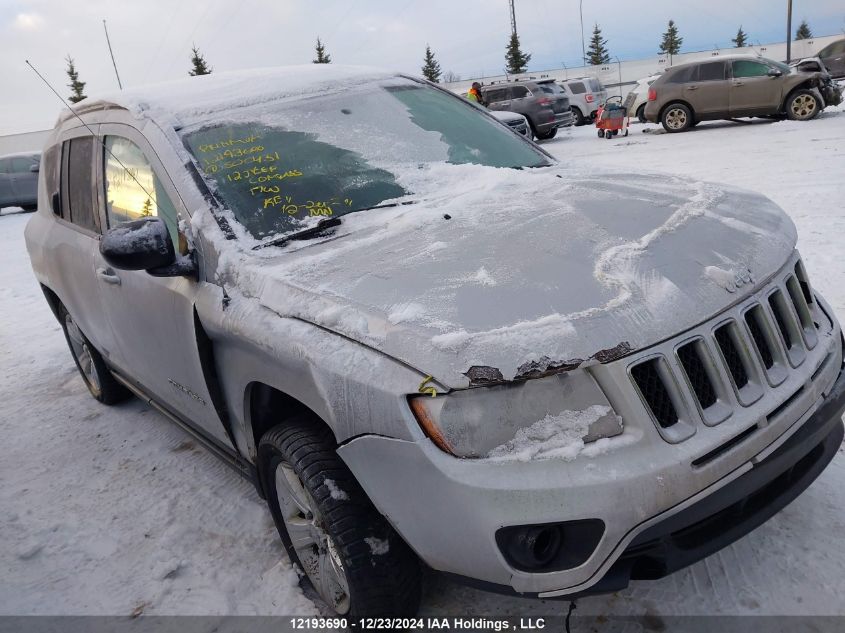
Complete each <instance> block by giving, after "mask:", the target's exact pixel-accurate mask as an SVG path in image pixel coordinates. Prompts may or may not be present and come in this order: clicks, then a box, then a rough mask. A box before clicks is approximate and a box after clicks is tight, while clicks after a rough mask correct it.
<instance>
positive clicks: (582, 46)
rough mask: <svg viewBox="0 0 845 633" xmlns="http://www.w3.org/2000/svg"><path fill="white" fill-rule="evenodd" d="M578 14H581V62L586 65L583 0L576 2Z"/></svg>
mask: <svg viewBox="0 0 845 633" xmlns="http://www.w3.org/2000/svg"><path fill="white" fill-rule="evenodd" d="M578 14H579V15H580V16H581V64H582V65H583V66H586V65H587V48H586V47H585V46H584V0H579V2H578Z"/></svg>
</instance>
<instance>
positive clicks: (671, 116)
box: [666, 108, 687, 130]
mask: <svg viewBox="0 0 845 633" xmlns="http://www.w3.org/2000/svg"><path fill="white" fill-rule="evenodd" d="M666 123H667V124H668V125H669V127H670V128H672V129H673V130H679V129H681V128H682V127H684V125H686V123H687V113H686V112H684V111H683V110H681V109H680V108H672V109H671V110H669V113H668V114H667V115H666Z"/></svg>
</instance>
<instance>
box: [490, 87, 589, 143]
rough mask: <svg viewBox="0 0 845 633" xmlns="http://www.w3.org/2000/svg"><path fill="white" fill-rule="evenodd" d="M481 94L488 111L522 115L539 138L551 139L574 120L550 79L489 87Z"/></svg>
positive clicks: (561, 94) (559, 90)
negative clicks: (560, 128)
mask: <svg viewBox="0 0 845 633" xmlns="http://www.w3.org/2000/svg"><path fill="white" fill-rule="evenodd" d="M481 95H482V97H483V98H484V103H485V105H486V106H487V107H488V108H490V109H491V110H507V111H509V112H517V113H519V114H522V115H524V116H525V118H526V119H528V124H529V125H530V126H531V130H532V132H533V133H534V136H536V137H537V138H538V139H548V138H553V137H554V136H555V134H557V129H558V128H559V127H569V126H571V125H572V123H573V121H574V119H573V117H572V112H570V105H569V99H568V98H567V96H566V94H564V92H563V91H562V90H561V88H560V86H558V85H557V84H556V83H555V82H554V80H553V79H544V80H540V81H519V82H510V83H496V84H491V85H489V86H483V87H482V88H481Z"/></svg>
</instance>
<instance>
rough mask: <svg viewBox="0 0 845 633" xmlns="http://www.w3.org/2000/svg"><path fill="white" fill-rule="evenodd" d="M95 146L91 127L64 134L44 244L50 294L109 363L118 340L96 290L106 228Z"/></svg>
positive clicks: (53, 177) (50, 187) (50, 188)
mask: <svg viewBox="0 0 845 633" xmlns="http://www.w3.org/2000/svg"><path fill="white" fill-rule="evenodd" d="M90 127H92V128H93V129H94V131H96V126H90ZM96 143H97V140H96V139H95V138H94V136H92V134H91V132H89V131H88V129H86V128H77V129H76V130H71V131H70V132H68V133H67V134H66V135H63V137H62V143H61V146H60V147H57V148H56V151H58V152H60V153H61V157H60V160H59V161H58V164H59V173H58V174H50V178H49V182H48V183H47V185H46V186H47V187H48V192H49V194H50V196H51V197H52V194H53V193H57V194H59V195H58V197H57V199H58V201H59V203H58V205H56V209H55V210H54V214H55V216H56V221H55V222H52V223H50V225H49V228H48V229H47V231H46V235H44V237H43V243H44V250H45V252H47V253H49V258H48V264H47V266H48V270H47V274H48V277H49V279H50V285H51V288H52V290H53V291H54V292H55V293H56V294H57V295H58V297H59V299H60V300H61V301H62V303H63V304H64V306H65V308H66V309H67V311H68V312H69V313H70V315H71V317H73V320H74V321H75V322H76V324H77V325H78V326H79V327H80V329H81V330H82V332H83V333H84V334H85V336H86V337H88V339H89V340H90V341H91V342H92V343H93V344H94V347H96V348H97V350H98V351H99V352H100V354H102V355H103V356H104V357H105V358H106V360H111V358H112V356H113V353H114V349H115V346H114V338H113V337H112V334H111V328H110V327H109V323H108V319H107V317H106V313H105V312H104V311H103V306H102V304H101V303H100V295H99V290H98V287H97V286H98V282H97V274H98V272H97V268H98V264H97V262H98V260H99V257H100V236H101V233H102V229H101V226H102V224H101V218H100V215H99V209H98V205H97V197H96V191H95V185H94V180H95V179H94V155H95V154H96Z"/></svg>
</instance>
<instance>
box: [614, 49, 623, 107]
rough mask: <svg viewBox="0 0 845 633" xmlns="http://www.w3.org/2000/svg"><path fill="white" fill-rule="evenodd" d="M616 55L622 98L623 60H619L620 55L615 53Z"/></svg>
mask: <svg viewBox="0 0 845 633" xmlns="http://www.w3.org/2000/svg"><path fill="white" fill-rule="evenodd" d="M614 57H616V67H617V68H619V98H620V99H621V98H622V62H621V61H619V55H614Z"/></svg>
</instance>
